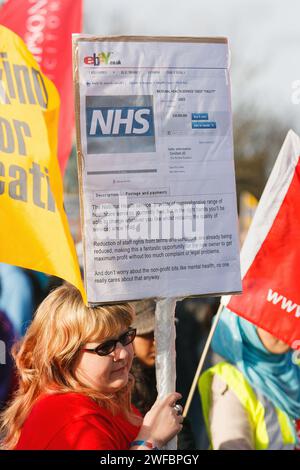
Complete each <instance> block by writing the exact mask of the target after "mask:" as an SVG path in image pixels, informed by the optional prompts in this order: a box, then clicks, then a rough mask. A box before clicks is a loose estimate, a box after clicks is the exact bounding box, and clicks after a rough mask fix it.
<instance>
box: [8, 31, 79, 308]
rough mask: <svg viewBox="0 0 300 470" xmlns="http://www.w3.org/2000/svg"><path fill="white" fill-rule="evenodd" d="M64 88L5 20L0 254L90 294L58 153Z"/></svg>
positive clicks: (10, 260) (13, 262)
mask: <svg viewBox="0 0 300 470" xmlns="http://www.w3.org/2000/svg"><path fill="white" fill-rule="evenodd" d="M59 104H60V101H59V95H58V92H57V90H56V88H55V86H54V84H53V83H52V82H51V81H50V80H49V79H48V78H47V77H46V76H45V75H43V74H42V72H41V71H40V69H39V66H38V64H37V62H36V61H35V59H34V58H33V56H32V55H31V53H30V52H29V51H28V49H27V48H26V46H25V44H24V42H23V41H22V40H21V39H20V38H19V37H18V36H17V35H16V34H14V33H13V32H12V31H10V30H9V29H7V28H5V27H3V26H0V221H1V230H0V261H1V262H5V263H9V264H13V265H16V266H22V267H25V268H30V269H34V270H37V271H42V272H44V273H47V274H51V275H55V276H58V277H60V278H62V279H65V280H67V281H68V282H70V283H71V284H73V285H75V286H76V287H77V288H78V289H79V290H80V291H81V293H82V295H83V297H84V299H85V292H84V288H83V284H82V280H81V275H80V270H79V266H78V260H77V255H76V251H75V247H74V243H73V240H72V237H71V234H70V231H69V226H68V220H67V217H66V214H65V211H64V207H63V184H62V179H61V174H60V169H59V164H58V160H57V155H56V152H57V129H58V117H59Z"/></svg>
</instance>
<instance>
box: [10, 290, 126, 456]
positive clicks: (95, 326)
mask: <svg viewBox="0 0 300 470" xmlns="http://www.w3.org/2000/svg"><path fill="white" fill-rule="evenodd" d="M133 315H134V311H133V309H132V307H131V306H130V304H118V305H107V306H101V307H95V308H90V307H87V306H86V305H84V303H83V300H82V297H81V294H80V292H79V291H78V290H77V289H76V288H75V287H73V286H71V285H69V284H65V285H63V286H61V287H58V288H57V289H55V290H54V291H53V292H51V293H50V294H49V295H48V297H47V298H46V299H45V300H44V301H43V302H42V303H41V305H40V306H39V308H38V309H37V311H36V314H35V317H34V319H33V321H32V323H31V325H30V326H29V328H28V330H27V332H26V334H25V336H24V338H23V339H22V341H20V342H19V343H18V344H16V345H15V346H14V348H13V357H14V359H15V362H16V367H17V372H18V374H19V386H18V390H17V391H16V393H15V396H14V397H13V399H12V401H11V404H10V406H9V407H8V408H7V409H6V410H5V411H4V412H3V414H2V419H1V431H2V433H3V435H4V440H3V443H2V448H5V449H13V448H14V447H15V446H16V444H17V442H18V440H19V436H20V432H21V428H22V426H23V424H24V421H25V419H26V418H27V416H28V414H29V412H30V410H31V408H32V406H33V404H34V403H35V401H36V400H37V399H38V398H39V397H40V395H41V394H44V393H58V392H59V393H67V392H78V393H82V394H85V395H87V396H89V397H91V398H92V399H94V400H96V401H97V402H98V403H99V404H101V406H103V407H105V408H107V409H109V410H110V411H111V412H112V413H116V412H118V411H119V410H120V409H122V411H123V412H125V415H127V416H128V417H130V414H131V406H130V400H131V393H130V392H131V385H132V378H131V377H130V380H129V382H128V384H127V386H126V387H125V388H123V389H122V390H121V391H119V392H117V393H115V394H114V395H109V396H108V395H104V394H102V393H99V392H98V391H97V390H95V389H93V388H92V387H89V386H87V385H85V384H84V383H82V382H81V381H80V380H79V379H78V377H77V376H76V374H75V369H76V365H77V362H78V359H79V354H80V350H81V348H82V347H83V345H84V344H85V343H89V342H96V341H98V340H99V339H101V340H103V338H105V337H108V336H114V335H118V334H119V333H120V332H121V331H122V330H123V329H124V328H127V327H128V326H129V325H130V324H131V322H132V320H133Z"/></svg>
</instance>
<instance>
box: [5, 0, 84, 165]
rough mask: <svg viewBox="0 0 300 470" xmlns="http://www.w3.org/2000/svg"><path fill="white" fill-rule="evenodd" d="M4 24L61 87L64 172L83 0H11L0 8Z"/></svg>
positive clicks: (60, 150)
mask: <svg viewBox="0 0 300 470" xmlns="http://www.w3.org/2000/svg"><path fill="white" fill-rule="evenodd" d="M0 24H2V25H3V26H6V27H7V28H9V29H11V30H12V31H14V32H15V33H17V34H18V36H21V38H22V39H23V40H24V42H25V43H26V45H27V47H28V49H29V50H30V52H31V53H32V54H33V55H34V57H35V59H36V61H37V62H38V64H39V65H40V67H41V69H42V71H43V73H44V74H45V75H46V76H47V77H48V78H50V80H52V81H53V82H54V83H55V85H56V88H57V89H58V92H59V94H60V100H61V106H60V116H59V131H58V159H59V164H60V169H61V172H62V173H64V170H65V168H66V165H67V161H68V157H69V155H70V153H71V148H72V137H73V129H74V97H73V82H72V33H79V32H81V26H82V0H8V1H7V2H6V3H4V5H3V6H2V7H1V8H0Z"/></svg>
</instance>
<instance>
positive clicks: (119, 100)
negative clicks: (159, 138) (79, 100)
mask: <svg viewBox="0 0 300 470" xmlns="http://www.w3.org/2000/svg"><path fill="white" fill-rule="evenodd" d="M86 135H87V153H88V154H107V153H144V152H155V130H154V117H153V96H152V95H124V96H86Z"/></svg>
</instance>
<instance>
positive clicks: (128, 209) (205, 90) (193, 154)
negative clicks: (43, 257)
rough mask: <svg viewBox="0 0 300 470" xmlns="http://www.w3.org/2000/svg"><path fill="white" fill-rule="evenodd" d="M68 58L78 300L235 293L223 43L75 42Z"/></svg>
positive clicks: (232, 189)
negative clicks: (78, 170)
mask: <svg viewBox="0 0 300 470" xmlns="http://www.w3.org/2000/svg"><path fill="white" fill-rule="evenodd" d="M77 60H78V64H79V66H78V68H79V101H80V103H79V104H80V139H81V152H82V158H83V162H84V163H83V165H82V185H83V204H84V238H85V251H86V276H87V289H88V297H89V301H90V302H96V301H97V300H96V299H97V297H98V298H101V299H104V300H105V298H108V295H109V296H110V297H111V289H112V286H113V287H116V289H115V296H116V300H121V299H122V300H127V299H133V298H138V297H140V293H141V292H140V291H141V288H142V290H143V296H144V297H151V296H155V295H158V293H160V294H159V295H160V296H166V297H169V296H174V295H175V293H176V295H178V294H182V295H189V294H191V295H192V294H201V293H225V292H234V291H239V290H240V271H239V251H238V240H237V215H236V193H235V178H234V167H233V147H232V123H231V107H230V84H229V78H228V64H227V61H228V46H227V43H214V42H208V43H203V42H194V43H193V42H191V43H184V42H178V43H176V42H110V43H108V42H99V41H96V40H95V41H84V40H82V41H78V55H77ZM141 286H142V287H141Z"/></svg>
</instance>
